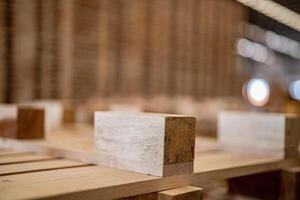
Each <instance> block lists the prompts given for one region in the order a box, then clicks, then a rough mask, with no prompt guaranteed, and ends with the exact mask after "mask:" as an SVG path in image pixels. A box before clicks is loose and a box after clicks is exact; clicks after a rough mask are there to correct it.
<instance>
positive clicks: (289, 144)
mask: <svg viewBox="0 0 300 200" xmlns="http://www.w3.org/2000/svg"><path fill="white" fill-rule="evenodd" d="M299 131H300V128H299V119H298V117H297V116H289V115H285V114H277V113H258V112H238V111H237V112H234V111H224V112H221V113H220V114H219V117H218V139H219V142H220V144H221V145H222V146H223V147H224V148H228V149H233V150H236V151H246V152H258V153H259V152H263V153H269V154H278V153H280V154H282V156H285V157H287V158H291V157H292V158H295V159H296V158H297V151H298V150H297V147H298V144H299V135H300V134H299Z"/></svg>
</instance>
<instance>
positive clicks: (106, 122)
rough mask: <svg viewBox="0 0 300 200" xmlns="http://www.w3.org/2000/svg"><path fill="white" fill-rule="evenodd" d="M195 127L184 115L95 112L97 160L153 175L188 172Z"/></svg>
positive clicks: (190, 119) (190, 118) (191, 165)
mask: <svg viewBox="0 0 300 200" xmlns="http://www.w3.org/2000/svg"><path fill="white" fill-rule="evenodd" d="M195 126H196V119H195V118H194V117H190V116H184V115H168V114H154V113H120V112H95V149H96V152H97V156H98V162H99V164H102V165H106V166H109V167H115V168H120V169H125V170H129V171H134V172H140V173H144V174H151V175H155V176H172V175H178V174H186V173H192V172H193V161H194V148H195Z"/></svg>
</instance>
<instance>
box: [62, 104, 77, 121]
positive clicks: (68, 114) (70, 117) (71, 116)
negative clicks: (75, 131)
mask: <svg viewBox="0 0 300 200" xmlns="http://www.w3.org/2000/svg"><path fill="white" fill-rule="evenodd" d="M74 122H75V109H74V107H72V106H64V110H63V124H71V123H74Z"/></svg>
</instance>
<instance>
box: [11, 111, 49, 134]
mask: <svg viewBox="0 0 300 200" xmlns="http://www.w3.org/2000/svg"><path fill="white" fill-rule="evenodd" d="M44 120H45V111H44V109H39V108H30V107H19V108H18V117H17V132H16V134H17V135H16V137H15V138H17V139H40V138H44V132H45V121H44Z"/></svg>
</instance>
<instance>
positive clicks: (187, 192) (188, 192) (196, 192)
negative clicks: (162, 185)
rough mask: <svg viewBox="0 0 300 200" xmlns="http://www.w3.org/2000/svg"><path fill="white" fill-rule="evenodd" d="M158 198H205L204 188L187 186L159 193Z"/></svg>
mask: <svg viewBox="0 0 300 200" xmlns="http://www.w3.org/2000/svg"><path fill="white" fill-rule="evenodd" d="M158 200H203V195H202V189H201V188H198V187H194V186H185V187H179V188H174V189H171V190H165V191H162V192H159V193H158Z"/></svg>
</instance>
